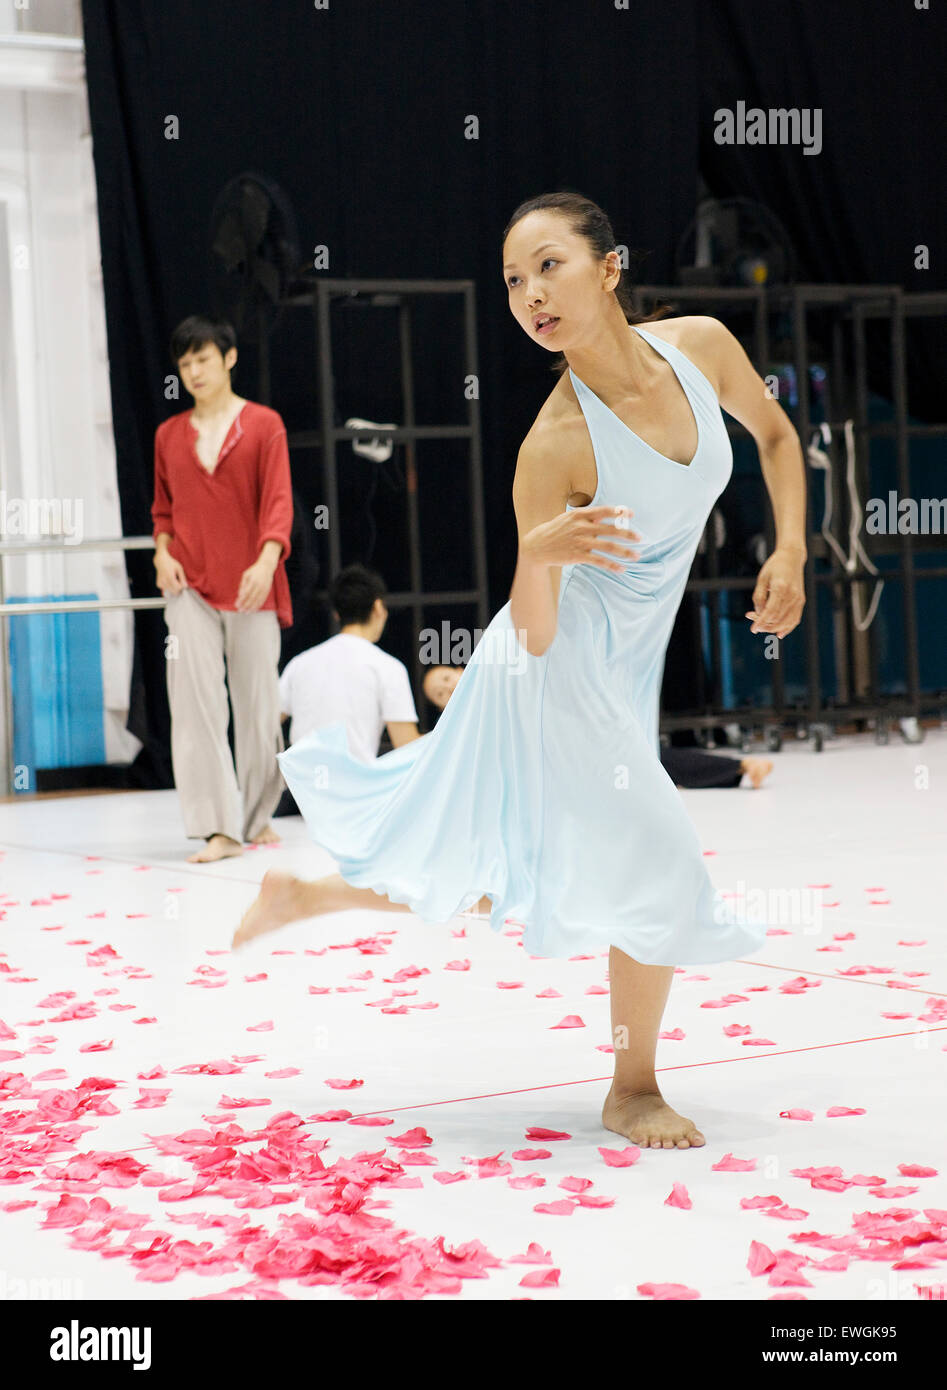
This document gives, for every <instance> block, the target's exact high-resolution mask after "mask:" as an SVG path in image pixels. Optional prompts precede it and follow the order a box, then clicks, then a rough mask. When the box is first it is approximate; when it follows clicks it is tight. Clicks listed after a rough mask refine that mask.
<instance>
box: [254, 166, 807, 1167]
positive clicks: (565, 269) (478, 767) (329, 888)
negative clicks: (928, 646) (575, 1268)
mask: <svg viewBox="0 0 947 1390" xmlns="http://www.w3.org/2000/svg"><path fill="white" fill-rule="evenodd" d="M614 247H615V240H614V235H613V232H612V228H611V225H610V223H609V221H608V218H607V217H606V215H605V214H604V213H603V212H602V210H601V209H600V208H598V207H597V206H596V205H595V204H594V203H591V202H589V201H588V200H587V199H585V198H583V197H581V196H580V195H578V194H573V193H557V194H548V195H544V196H542V197H539V198H534V199H531V200H530V201H529V202H527V203H524V204H523V205H522V206H521V207H520V208H518V209H517V211H516V212H515V213H514V216H513V218H512V220H511V222H510V224H509V226H508V227H507V229H506V231H505V233H504V242H503V275H504V280H505V283H506V286H507V291H508V294H509V302H510V309H511V311H512V313H513V315H514V317H515V318H516V320H517V322H518V323H519V324H520V325H521V327H522V328H523V330H524V331H525V332H526V333H527V334H528V335H529V336H530V337H531V338H533V339H534V340H535V341H536V342H537V343H539V344H540V345H542V346H543V347H545V348H546V349H547V350H550V351H557V352H561V353H562V354H564V358H563V359H561V360H562V364H563V367H565V366H566V365H567V366H568V371H565V370H564V371H563V373H562V375H561V376H560V378H559V381H558V383H557V385H556V387H555V388H554V389H553V391H552V392H551V394H550V396H549V397H548V399H547V401H546V402H545V404H544V405H543V407H542V409H541V411H540V412H539V415H538V416H537V419H536V421H535V422H534V424H533V426H532V428H531V429H530V431H529V434H528V435H527V437H526V439H525V440H524V442H523V445H522V447H521V449H520V452H519V457H518V461H517V468H516V476H515V479H514V483H513V503H514V508H515V512H516V519H517V525H518V530H519V552H518V559H517V567H516V574H515V577H514V581H513V586H512V589H511V592H510V598H509V601H508V602H507V603H505V604H504V605H503V607H502V608H501V609H500V610H499V612H498V613H497V614H496V615H495V617H494V618H493V620H492V622H491V623H490V625H489V627H488V628H487V629H486V631H485V632H484V634H483V636H482V637H481V639H480V641H479V643H478V644H477V646H476V649H475V650H474V652H473V655H472V656H471V658H470V660H469V662H468V663H467V666H466V667H465V669H464V672H463V675H462V676H461V678H460V680H459V681H458V683H457V686H456V689H455V690H454V692H453V695H452V697H451V699H450V702H449V703H448V705H447V707H446V708H445V710H444V713H443V714H442V716H441V718H440V719H439V721H438V723H437V725H436V726H435V728H434V729H433V730H432V731H431V732H430V733H429V734H426V735H425V736H424V737H423V738H419V739H416V740H415V741H413V742H411V743H407V744H404V745H402V746H401V747H400V748H397V749H395V750H393V751H392V752H390V753H387V754H385V755H384V756H382V757H380V758H377V759H376V760H375V761H374V763H370V764H366V763H362V762H359V761H357V760H356V759H354V758H353V757H351V755H350V754H349V751H348V746H347V742H346V735H345V726H344V725H343V724H334V725H331V726H328V727H326V728H322V729H319V730H316V731H315V732H314V733H312V734H310V735H309V736H308V737H307V738H305V739H303V740H301V741H300V742H298V743H294V744H293V745H292V746H291V747H290V748H289V749H288V750H287V751H286V752H285V753H281V754H279V763H280V767H281V769H282V772H283V775H284V777H285V779H286V782H287V784H288V786H289V788H290V790H291V792H292V794H293V796H294V797H295V799H296V802H297V804H298V806H299V808H300V810H301V812H302V814H303V816H304V818H305V820H306V824H307V827H308V829H309V831H310V833H311V835H312V838H313V839H314V840H315V842H316V843H317V844H319V845H321V846H323V848H325V849H326V850H327V851H328V852H329V853H330V854H331V855H332V856H333V857H334V858H335V859H336V861H337V863H338V867H339V872H338V873H337V874H334V875H331V876H329V877H328V878H324V879H319V880H315V881H314V882H306V881H304V880H300V879H297V878H294V877H293V876H291V875H289V874H286V873H279V872H277V871H274V870H271V871H270V872H269V873H267V874H266V876H265V877H264V880H263V883H262V885H261V889H260V893H259V896H258V898H257V899H256V901H255V902H254V903H253V905H252V906H251V908H250V909H249V910H248V912H247V913H246V915H245V917H244V919H243V921H242V922H241V925H240V927H239V929H238V931H237V933H236V935H235V937H234V945H235V946H239V945H241V944H242V943H243V942H245V941H247V940H249V939H250V938H252V937H254V936H257V935H259V934H261V933H262V932H266V931H270V930H272V929H274V928H276V927H279V926H281V925H284V924H285V923H287V922H290V921H297V920H299V919H301V918H306V917H311V916H316V915H319V914H321V913H324V912H338V911H343V910H346V909H348V908H354V907H363V908H364V907H369V908H381V909H390V910H392V911H411V912H414V913H416V914H417V916H419V917H420V918H421V919H422V921H424V922H426V923H432V924H444V923H447V922H449V921H450V920H451V919H452V918H454V917H456V916H457V915H458V914H459V913H461V912H463V911H465V910H467V909H470V908H472V907H474V906H475V905H477V904H479V905H481V906H482V907H483V908H484V910H485V911H488V912H489V914H490V916H489V922H490V926H491V928H492V929H493V930H494V931H500V930H502V928H503V926H504V923H505V922H506V921H507V919H513V921H514V922H516V923H519V924H522V925H523V927H524V934H523V945H524V947H525V949H526V950H527V951H528V952H529V953H530V954H532V955H536V956H557V957H569V956H572V955H576V954H580V953H586V952H589V951H596V950H598V951H603V950H604V949H605V948H606V947H607V948H609V981H610V993H611V1013H612V1035H613V1045H614V1057H615V1078H614V1081H613V1083H612V1086H611V1089H610V1090H609V1093H608V1096H607V1098H606V1100H605V1104H604V1108H603V1111H602V1120H603V1123H604V1125H605V1126H606V1128H608V1129H610V1130H613V1131H615V1132H616V1133H619V1134H622V1135H624V1136H626V1137H627V1138H629V1139H631V1140H632V1141H633V1142H635V1143H639V1144H642V1145H650V1146H651V1147H653V1148H661V1147H664V1148H674V1147H678V1148H688V1147H691V1146H699V1145H701V1144H703V1143H704V1142H705V1140H704V1136H703V1135H702V1134H701V1133H700V1131H699V1130H698V1129H697V1128H696V1127H695V1125H694V1124H693V1122H692V1121H691V1120H689V1119H687V1118H686V1117H685V1116H682V1115H679V1114H677V1112H676V1111H674V1110H673V1109H672V1108H671V1107H670V1106H669V1105H668V1104H667V1103H666V1101H665V1100H664V1098H663V1096H662V1095H661V1092H660V1090H659V1088H658V1085H657V1080H656V1076H655V1070H654V1065H655V1050H656V1046H657V1037H658V1030H659V1028H660V1023H661V1017H662V1014H663V1012H664V1006H665V1003H666V1001H667V996H668V992H669V989H670V983H671V978H672V975H673V971H674V967H675V966H676V965H700V964H706V963H709V962H713V961H723V960H731V959H735V958H738V957H741V956H744V955H747V954H749V953H751V952H753V951H756V950H758V949H759V947H760V946H761V944H762V942H763V940H764V937H765V931H766V925H765V924H763V923H761V922H759V921H754V920H744V919H743V918H742V917H741V916H739V915H737V914H736V913H735V912H734V911H733V909H732V908H729V907H728V906H727V904H726V902H725V901H724V900H723V899H722V897H721V895H720V893H719V892H715V890H714V887H713V885H712V883H711V881H710V878H709V876H708V873H707V869H706V866H705V864H704V860H703V856H702V852H701V846H700V843H699V840H698V837H697V833H696V831H695V829H694V826H693V824H692V823H691V821H690V819H689V818H688V816H687V814H686V812H685V809H684V805H683V802H682V800H681V797H680V795H679V793H678V791H677V789H676V788H675V786H674V783H673V782H672V780H671V779H670V777H669V776H668V775H667V773H666V772H665V770H664V768H663V767H662V766H661V761H660V752H659V741H658V702H659V696H660V690H661V677H662V673H663V668H664V655H665V651H666V649H667V644H668V640H669V637H670V634H671V629H672V626H673V623H674V617H675V614H676V612H677V608H678V605H679V603H680V600H681V596H682V594H683V591H684V586H685V583H686V581H687V577H688V574H689V571H690V568H691V563H692V561H693V558H694V554H695V552H696V549H697V545H698V543H699V541H700V537H701V534H702V532H703V529H704V526H705V523H706V521H707V518H708V516H709V514H710V511H711V509H712V507H713V505H714V503H715V501H716V499H717V498H718V496H719V495H720V493H721V492H722V491H723V489H724V487H725V486H726V484H727V482H728V480H729V478H730V474H731V471H732V452H731V448H730V441H729V437H728V435H727V430H726V427H725V425H724V422H723V418H722V416H721V405H723V407H724V408H725V409H726V410H727V411H728V412H729V413H730V414H732V415H733V416H735V417H736V418H737V419H738V420H740V421H741V422H742V423H743V424H744V425H745V426H746V427H747V429H749V430H750V431H751V433H752V434H753V436H754V438H755V439H756V442H757V444H758V446H759V449H760V455H761V459H762V460H763V462H764V476H765V480H766V484H767V487H768V489H769V494H770V498H771V501H772V504H773V510H774V516H775V521H776V532H777V545H776V548H775V550H774V551H773V554H772V555H771V556H770V557H769V558H768V559H767V561H766V563H765V564H764V566H763V567H762V569H761V571H760V575H759V578H758V580H757V583H756V587H755V590H754V593H753V604H754V607H753V610H751V611H750V612H749V613H747V617H748V618H751V619H752V620H753V628H752V630H753V631H754V632H756V631H758V630H759V631H762V632H766V633H772V634H775V637H776V639H779V638H781V637H783V636H785V635H786V634H787V633H788V632H790V631H792V629H793V628H794V627H796V625H797V624H798V622H799V618H800V616H801V613H802V608H803V604H804V602H805V599H804V590H803V567H804V561H805V553H806V552H805V520H804V518H805V479H804V468H803V461H802V451H801V448H800V445H799V441H798V438H797V436H796V433H795V430H794V429H793V427H792V425H791V423H790V422H789V420H788V418H787V416H786V415H785V413H784V411H783V410H782V408H781V407H780V406H779V405H778V403H777V402H776V401H774V400H773V399H772V397H771V395H770V393H769V391H768V390H767V388H766V386H765V384H764V382H763V381H762V380H761V378H760V377H759V376H758V375H757V374H756V372H755V371H754V370H753V367H752V366H751V364H750V362H749V360H748V358H747V357H746V354H745V353H744V351H743V349H742V347H741V346H740V344H739V343H738V341H737V340H736V339H735V338H734V337H733V336H732V335H731V334H730V333H729V332H728V330H727V329H726V328H724V326H723V325H722V324H721V323H719V321H717V320H716V319H712V318H707V317H704V316H693V317H689V318H679V319H671V320H668V321H667V322H660V319H661V318H662V316H663V313H664V312H665V311H663V310H662V311H660V312H659V313H657V314H655V315H652V316H651V317H649V318H641V317H640V316H636V315H635V313H634V311H633V309H632V307H631V306H630V303H629V301H628V297H627V291H626V289H625V286H624V284H623V282H622V278H621V274H622V272H621V266H620V262H619V256H618V253H617V251H616V250H615V249H614ZM642 324H649V325H651V326H650V327H649V328H644V327H642V326H641V325H642ZM632 526H633V528H634V529H632ZM768 640H770V641H774V639H773V638H770V639H768ZM777 654H778V653H777Z"/></svg>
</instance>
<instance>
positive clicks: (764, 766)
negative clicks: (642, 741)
mask: <svg viewBox="0 0 947 1390" xmlns="http://www.w3.org/2000/svg"><path fill="white" fill-rule="evenodd" d="M463 672H464V668H463V666H432V667H431V669H430V670H429V671H428V672H427V673H426V674H425V677H424V680H423V682H422V687H423V690H424V694H425V695H426V696H427V698H428V699H429V700H430V702H431V704H432V705H436V706H437V708H438V709H444V707H445V706H446V704H447V702H448V700H449V699H450V697H451V695H452V694H453V693H454V688H455V686H456V685H457V682H458V681H459V680H460V678H461V676H462V675H463ZM661 763H662V766H663V767H664V770H665V771H666V772H667V774H668V776H669V777H670V778H671V779H672V781H673V782H674V785H675V786H676V787H686V788H688V789H690V790H693V789H695V788H702V787H738V786H739V785H740V783H741V781H742V779H743V778H744V777H746V778H748V780H749V785H750V787H751V788H753V789H754V790H755V789H757V788H759V787H760V786H762V784H763V782H764V780H765V779H766V778H767V777H768V776H769V774H770V773H771V772H772V770H773V764H772V761H771V759H769V758H731V757H729V756H727V755H726V754H721V755H719V756H718V755H717V754H716V753H708V752H706V751H705V750H704V749H703V748H673V747H670V746H665V744H663V743H662V744H661Z"/></svg>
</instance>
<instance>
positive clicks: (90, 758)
mask: <svg viewBox="0 0 947 1390" xmlns="http://www.w3.org/2000/svg"><path fill="white" fill-rule="evenodd" d="M96 598H98V595H97V594H41V595H39V596H37V597H34V598H29V599H27V598H10V599H8V602H9V603H41V602H50V603H52V602H57V603H58V602H66V601H68V600H70V599H96ZM8 621H9V627H10V674H11V685H12V694H13V762H14V766H15V767H16V768H17V769H23V768H25V769H26V773H27V779H28V782H27V785H25V786H24V785H23V781H24V778H23V774H22V773H20V774H19V775H18V776H17V777H16V778H15V785H16V787H17V790H19V791H35V790H36V769H37V768H57V767H86V766H97V765H99V766H100V765H101V764H103V763H104V762H105V715H104V705H103V692H102V653H101V644H100V637H99V615H98V613H28V614H26V615H24V616H23V617H22V618H10V619H9V620H8Z"/></svg>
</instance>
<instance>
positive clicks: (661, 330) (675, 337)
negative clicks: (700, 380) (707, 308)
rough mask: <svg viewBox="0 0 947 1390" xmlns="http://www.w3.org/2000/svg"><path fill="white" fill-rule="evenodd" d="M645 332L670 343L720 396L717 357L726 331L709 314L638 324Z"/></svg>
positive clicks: (683, 315) (719, 375)
mask: <svg viewBox="0 0 947 1390" xmlns="http://www.w3.org/2000/svg"><path fill="white" fill-rule="evenodd" d="M640 326H641V327H642V328H643V329H644V330H645V332H646V333H653V334H654V336H655V337H656V338H661V339H662V340H663V341H664V342H666V343H670V344H671V346H672V347H676V348H678V349H679V350H680V351H681V352H683V353H684V356H685V357H689V358H690V360H691V361H692V362H693V364H694V366H695V367H696V368H697V369H698V371H701V372H703V374H704V376H705V377H706V378H707V380H708V381H709V382H710V384H711V386H712V387H713V388H714V391H715V392H716V394H717V396H718V397H719V395H720V379H721V373H720V365H721V362H720V354H721V349H722V346H723V342H724V335H725V334H727V329H726V327H725V326H724V324H722V323H721V322H720V320H719V319H715V318H713V316H712V315H710V314H682V315H681V316H680V317H679V318H668V319H656V320H655V321H654V323H643V324H641V325H640Z"/></svg>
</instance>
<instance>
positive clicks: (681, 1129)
mask: <svg viewBox="0 0 947 1390" xmlns="http://www.w3.org/2000/svg"><path fill="white" fill-rule="evenodd" d="M602 1124H603V1125H604V1126H605V1128H606V1129H610V1130H612V1131H613V1132H614V1133H615V1134H621V1135H624V1137H625V1138H626V1139H630V1140H631V1142H632V1143H633V1144H640V1145H641V1147H642V1148H652V1149H673V1148H678V1149H690V1148H700V1146H701V1145H702V1144H704V1143H706V1140H705V1139H704V1136H703V1135H702V1134H701V1132H700V1130H699V1129H697V1128H696V1126H695V1125H694V1122H693V1120H688V1119H687V1118H686V1116H684V1115H679V1114H678V1113H677V1111H676V1110H672V1109H671V1107H670V1106H669V1105H668V1103H667V1101H666V1100H665V1099H664V1097H663V1096H662V1095H661V1092H660V1091H645V1092H642V1093H639V1094H638V1095H622V1094H621V1093H619V1094H617V1095H616V1093H615V1085H614V1082H613V1083H612V1087H611V1090H610V1091H609V1093H608V1095H607V1096H606V1097H605V1104H604V1106H603V1107H602Z"/></svg>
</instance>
